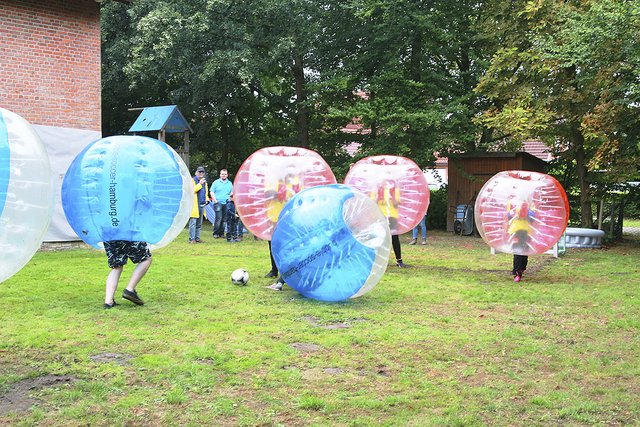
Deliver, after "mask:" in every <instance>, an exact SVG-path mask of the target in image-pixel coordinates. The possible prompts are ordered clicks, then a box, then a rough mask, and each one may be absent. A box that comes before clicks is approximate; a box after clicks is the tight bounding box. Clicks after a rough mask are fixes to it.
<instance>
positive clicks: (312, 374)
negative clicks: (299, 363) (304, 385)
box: [301, 368, 344, 381]
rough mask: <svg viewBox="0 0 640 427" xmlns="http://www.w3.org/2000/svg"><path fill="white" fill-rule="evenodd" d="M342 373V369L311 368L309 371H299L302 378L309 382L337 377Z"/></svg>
mask: <svg viewBox="0 0 640 427" xmlns="http://www.w3.org/2000/svg"><path fill="white" fill-rule="evenodd" d="M343 372H344V370H343V369H340V368H311V369H303V370H302V371H301V374H302V378H303V379H305V380H307V381H309V380H319V379H322V378H326V377H328V376H333V375H339V374H342V373H343Z"/></svg>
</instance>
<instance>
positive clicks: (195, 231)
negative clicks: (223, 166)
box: [189, 166, 209, 243]
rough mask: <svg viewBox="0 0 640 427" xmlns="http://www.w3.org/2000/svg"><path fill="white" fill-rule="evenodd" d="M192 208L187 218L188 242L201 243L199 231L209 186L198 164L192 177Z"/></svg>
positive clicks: (202, 169)
mask: <svg viewBox="0 0 640 427" xmlns="http://www.w3.org/2000/svg"><path fill="white" fill-rule="evenodd" d="M193 182H194V186H193V208H192V209H191V217H190V218H189V243H202V240H200V231H201V230H202V217H203V215H204V207H205V205H206V204H207V200H208V199H209V197H208V196H207V194H209V188H208V187H207V180H206V178H205V177H204V167H202V166H198V169H196V175H195V176H194V177H193Z"/></svg>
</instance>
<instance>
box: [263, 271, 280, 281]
mask: <svg viewBox="0 0 640 427" xmlns="http://www.w3.org/2000/svg"><path fill="white" fill-rule="evenodd" d="M277 275H278V272H277V271H273V270H271V271H270V272H268V273H267V274H265V275H264V277H266V278H267V279H271V278H272V277H276V276H277Z"/></svg>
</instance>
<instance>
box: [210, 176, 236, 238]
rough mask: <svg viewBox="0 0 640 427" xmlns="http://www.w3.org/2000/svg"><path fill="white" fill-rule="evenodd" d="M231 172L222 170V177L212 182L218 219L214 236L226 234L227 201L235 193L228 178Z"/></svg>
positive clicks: (212, 192)
mask: <svg viewBox="0 0 640 427" xmlns="http://www.w3.org/2000/svg"><path fill="white" fill-rule="evenodd" d="M228 176H229V174H228V173H227V170H226V169H222V170H221V171H220V178H218V179H216V180H215V181H213V184H211V201H212V202H213V210H214V212H215V214H216V219H215V222H214V224H213V238H214V239H217V238H219V237H222V236H224V229H225V219H226V218H225V217H226V213H227V201H228V200H229V197H230V196H231V193H233V184H232V183H231V181H229V180H228V179H227V177H228Z"/></svg>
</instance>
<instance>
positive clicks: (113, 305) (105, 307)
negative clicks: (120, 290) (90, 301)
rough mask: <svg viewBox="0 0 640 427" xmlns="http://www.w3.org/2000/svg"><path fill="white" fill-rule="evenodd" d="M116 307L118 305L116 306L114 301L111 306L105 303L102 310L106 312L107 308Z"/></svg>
mask: <svg viewBox="0 0 640 427" xmlns="http://www.w3.org/2000/svg"><path fill="white" fill-rule="evenodd" d="M116 305H118V304H116V302H115V301H114V302H112V303H111V304H107V303H106V302H105V303H104V305H103V306H102V308H104V309H105V310H107V309H109V308H113V307H115V306H116Z"/></svg>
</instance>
